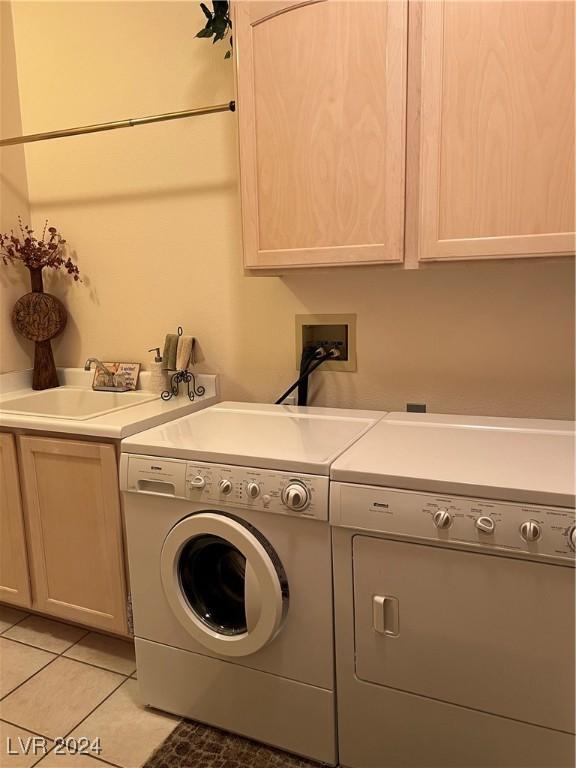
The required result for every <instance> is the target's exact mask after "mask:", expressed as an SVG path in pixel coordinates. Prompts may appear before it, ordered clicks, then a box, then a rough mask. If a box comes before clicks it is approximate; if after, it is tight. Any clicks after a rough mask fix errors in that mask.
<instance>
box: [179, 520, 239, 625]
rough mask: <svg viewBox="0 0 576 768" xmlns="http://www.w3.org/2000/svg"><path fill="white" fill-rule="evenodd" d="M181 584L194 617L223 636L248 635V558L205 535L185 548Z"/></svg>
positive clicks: (182, 556)
mask: <svg viewBox="0 0 576 768" xmlns="http://www.w3.org/2000/svg"><path fill="white" fill-rule="evenodd" d="M178 571H179V575H180V584H181V586H182V591H183V592H184V594H185V596H186V599H187V600H188V603H189V605H190V607H191V608H192V610H193V611H194V613H195V614H196V615H197V616H199V617H200V618H201V619H202V621H204V622H205V624H206V626H208V627H210V629H213V630H215V631H216V632H219V633H221V634H223V635H240V634H242V633H243V632H247V631H248V625H247V623H246V608H245V599H244V593H245V581H246V558H245V556H244V555H243V554H242V552H240V550H239V549H237V548H236V547H235V546H234V545H233V544H231V543H230V542H229V541H227V540H226V539H223V538H221V537H220V536H214V535H212V534H205V535H202V536H196V537H195V538H193V539H190V541H188V543H187V544H185V545H184V547H183V549H182V552H181V554H180V559H179V562H178Z"/></svg>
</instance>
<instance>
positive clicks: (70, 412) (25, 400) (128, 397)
mask: <svg viewBox="0 0 576 768" xmlns="http://www.w3.org/2000/svg"><path fill="white" fill-rule="evenodd" d="M157 397H158V395H155V394H154V393H152V392H140V391H138V392H94V390H92V389H84V388H82V387H58V388H56V389H47V390H44V391H43V392H30V393H27V394H25V395H22V394H20V395H15V396H14V397H10V398H9V399H5V400H1V401H0V412H1V411H4V412H7V413H14V414H25V415H27V416H46V417H51V418H53V419H54V418H56V419H75V420H79V421H82V420H83V419H93V418H95V417H96V416H103V415H104V414H105V413H110V412H111V411H120V410H122V409H123V408H130V407H132V406H134V405H141V404H142V403H146V402H148V401H150V400H154V399H155V398H157Z"/></svg>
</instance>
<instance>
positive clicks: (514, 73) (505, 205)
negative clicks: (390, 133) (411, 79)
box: [409, 0, 575, 260]
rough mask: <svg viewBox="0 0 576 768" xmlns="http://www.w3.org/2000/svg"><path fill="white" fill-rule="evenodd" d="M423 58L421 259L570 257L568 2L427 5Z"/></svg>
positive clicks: (571, 111)
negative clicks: (563, 255)
mask: <svg viewBox="0 0 576 768" xmlns="http://www.w3.org/2000/svg"><path fill="white" fill-rule="evenodd" d="M421 55H422V60H421V68H419V72H420V73H421V83H420V86H421V114H420V179H419V196H420V204H419V214H418V216H417V217H415V218H417V219H418V224H417V227H418V252H419V253H418V255H419V258H420V259H421V260H445V259H470V258H482V257H484V258H498V257H503V258H505V257H511V256H543V255H556V254H572V253H574V242H575V238H574V230H575V225H574V186H575V179H574V141H575V139H574V93H575V82H574V57H575V50H574V4H573V3H572V2H562V0H560V1H559V2H553V1H552V0H546V1H545V2H531V1H529V0H526V1H522V2H509V1H508V0H502V1H495V0H492V1H491V2H484V1H482V2H425V3H423V6H422V50H421ZM409 141H410V139H409ZM409 151H410V147H409Z"/></svg>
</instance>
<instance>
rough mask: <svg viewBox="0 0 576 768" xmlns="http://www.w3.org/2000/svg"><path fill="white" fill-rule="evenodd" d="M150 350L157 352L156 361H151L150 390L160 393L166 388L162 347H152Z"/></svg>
mask: <svg viewBox="0 0 576 768" xmlns="http://www.w3.org/2000/svg"><path fill="white" fill-rule="evenodd" d="M148 352H156V355H155V356H154V362H153V363H150V373H151V375H150V391H151V392H156V394H158V395H160V394H162V392H164V391H165V389H166V371H164V370H162V355H161V354H160V347H152V349H149V350H148Z"/></svg>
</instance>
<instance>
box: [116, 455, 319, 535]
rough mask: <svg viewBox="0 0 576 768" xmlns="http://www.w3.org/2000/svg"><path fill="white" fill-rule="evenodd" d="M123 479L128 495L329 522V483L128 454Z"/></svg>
mask: <svg viewBox="0 0 576 768" xmlns="http://www.w3.org/2000/svg"><path fill="white" fill-rule="evenodd" d="M120 476H121V487H122V490H124V491H132V492H136V493H145V494H149V495H155V496H167V497H173V498H179V499H187V500H189V501H194V502H202V503H203V504H210V505H217V506H218V507H220V508H222V507H224V506H228V507H242V508H250V509H259V510H262V511H264V512H273V513H279V514H289V515H296V516H298V517H309V518H313V519H316V520H328V488H329V479H328V478H327V477H319V476H316V475H304V474H301V473H295V474H293V473H290V472H276V471H274V470H265V469H250V468H246V467H235V466H231V465H228V464H206V463H202V462H195V461H181V460H179V459H163V458H155V457H152V456H135V455H126V454H122V458H121V462H120Z"/></svg>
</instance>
